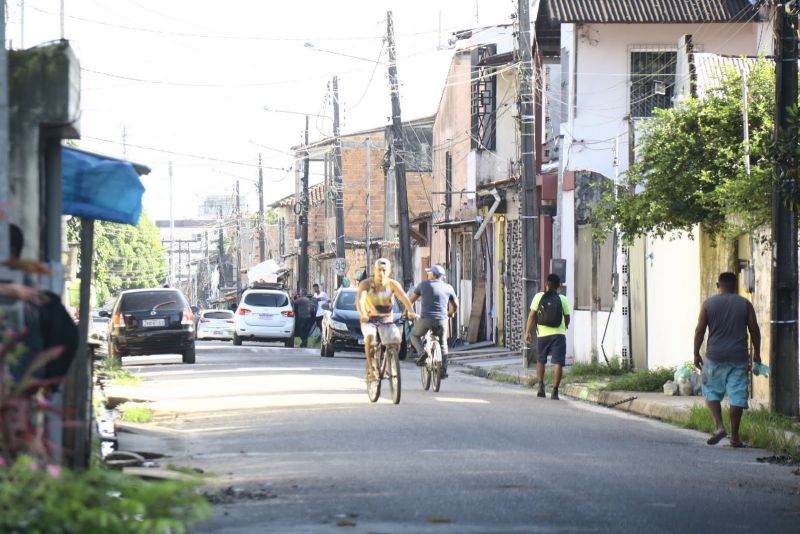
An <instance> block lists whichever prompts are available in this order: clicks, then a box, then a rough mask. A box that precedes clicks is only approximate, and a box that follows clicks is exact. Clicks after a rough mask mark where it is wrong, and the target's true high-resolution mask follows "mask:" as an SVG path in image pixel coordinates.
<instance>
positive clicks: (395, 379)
mask: <svg viewBox="0 0 800 534" xmlns="http://www.w3.org/2000/svg"><path fill="white" fill-rule="evenodd" d="M397 349H398V347H396V346H394V347H392V348H391V349H387V352H388V353H389V354H387V358H388V359H389V361H388V363H389V391H391V393H392V402H393V403H395V404H400V360H399V358H398V354H397V352H398V350H397Z"/></svg>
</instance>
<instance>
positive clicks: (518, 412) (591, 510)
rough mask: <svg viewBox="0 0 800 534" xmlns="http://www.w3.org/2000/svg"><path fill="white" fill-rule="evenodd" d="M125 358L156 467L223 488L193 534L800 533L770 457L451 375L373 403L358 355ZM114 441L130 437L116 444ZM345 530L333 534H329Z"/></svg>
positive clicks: (786, 479) (222, 348)
mask: <svg viewBox="0 0 800 534" xmlns="http://www.w3.org/2000/svg"><path fill="white" fill-rule="evenodd" d="M178 362H179V357H177V356H176V357H172V356H158V357H156V356H151V357H135V358H126V359H125V365H126V366H128V367H129V368H131V369H132V370H134V371H135V372H137V373H138V374H139V375H140V376H141V377H142V378H143V379H144V384H143V386H141V387H139V388H136V389H137V390H138V393H137V396H138V397H140V398H143V399H150V400H155V401H156V402H153V404H152V406H153V407H154V408H155V409H156V411H157V414H158V419H157V421H158V423H157V426H155V427H154V428H155V430H154V432H153V435H154V436H156V437H158V438H159V440H160V441H154V442H152V443H157V444H159V445H158V446H161V447H163V448H165V449H169V450H162V451H155V452H168V453H169V454H170V455H171V456H172V458H169V459H165V462H172V463H176V464H181V465H189V466H194V467H199V468H202V469H204V470H206V471H211V472H214V473H216V474H218V475H219V476H218V477H217V478H215V479H213V484H214V485H216V486H217V487H218V488H226V487H230V486H233V487H234V488H237V490H241V491H240V492H239V493H237V495H235V496H226V495H225V494H224V493H220V498H221V499H222V500H223V501H225V502H223V503H222V504H219V505H218V506H217V507H216V513H215V517H214V518H213V519H212V520H211V521H209V522H208V523H206V524H204V525H200V526H199V527H197V528H196V529H195V531H197V532H237V533H238V532H341V531H342V529H343V528H344V530H345V531H346V532H401V533H403V532H436V533H438V532H448V533H450V532H458V533H462V532H463V533H470V532H481V533H484V532H487V533H488V532H498V533H500V532H686V531H702V532H725V533H730V532H736V531H748V532H753V531H755V532H797V528H798V527H797V525H798V524H800V523H799V522H800V476H797V475H794V474H793V473H792V469H795V468H796V467H795V468H792V467H786V466H778V465H770V464H765V463H759V462H757V461H756V459H757V458H759V457H763V456H766V455H767V453H766V452H765V451H759V450H736V449H731V448H729V447H709V446H707V445H705V444H704V439H705V438H704V436H703V435H701V434H699V433H696V432H692V431H687V430H681V429H676V428H673V427H671V426H668V425H664V424H661V423H658V422H655V421H650V420H645V419H640V418H636V417H633V416H629V415H625V414H620V413H618V412H614V411H611V410H607V409H604V408H598V407H594V406H590V405H588V404H584V403H580V402H573V401H569V400H561V401H551V400H550V399H537V398H534V397H533V396H532V393H531V391H530V390H524V389H521V388H519V387H516V386H510V385H504V384H498V383H494V382H490V381H487V380H484V379H480V378H476V377H473V376H469V375H466V374H463V373H460V372H453V371H451V378H449V379H447V380H446V381H445V382H444V384H443V386H442V390H441V392H440V393H438V394H433V393H431V392H424V391H422V388H421V386H420V383H419V372H418V371H417V369H416V368H415V367H414V366H413V365H412V364H410V363H407V364H404V365H403V372H404V375H403V377H404V379H405V382H404V388H403V398H402V402H401V403H400V405H398V406H395V405H393V404H391V403H390V402H389V401H386V400H384V399H381V400H380V401H379V402H378V403H377V404H370V403H369V402H368V399H367V396H366V392H365V388H364V382H363V372H364V361H363V357H361V356H360V355H358V354H337V357H336V358H333V359H322V358H320V357H319V356H318V354H316V353H315V352H314V351H313V350H311V349H284V348H280V347H278V346H275V345H268V344H264V345H247V344H245V345H244V346H242V347H232V346H231V345H229V344H221V343H218V342H217V343H215V342H204V343H199V344H198V350H197V364H196V365H194V366H186V365H180V364H178ZM123 440H124V436H123ZM337 525H338V526H337Z"/></svg>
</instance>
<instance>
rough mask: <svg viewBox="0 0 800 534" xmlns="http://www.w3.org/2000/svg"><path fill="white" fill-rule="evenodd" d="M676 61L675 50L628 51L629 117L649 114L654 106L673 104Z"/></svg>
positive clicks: (648, 115)
mask: <svg viewBox="0 0 800 534" xmlns="http://www.w3.org/2000/svg"><path fill="white" fill-rule="evenodd" d="M677 61H678V54H677V52H676V51H675V50H664V49H662V50H652V49H651V50H642V49H637V50H631V80H630V81H631V93H630V111H631V116H632V117H634V118H645V117H651V116H652V115H653V110H654V109H656V108H669V107H672V97H673V95H674V93H675V71H676V66H677Z"/></svg>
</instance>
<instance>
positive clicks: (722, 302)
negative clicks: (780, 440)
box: [694, 273, 761, 447]
mask: <svg viewBox="0 0 800 534" xmlns="http://www.w3.org/2000/svg"><path fill="white" fill-rule="evenodd" d="M737 285H738V280H737V278H736V275H735V274H733V273H722V274H720V275H719V278H718V280H717V288H719V293H718V294H717V295H714V296H713V297H709V298H707V299H706V301H705V302H703V306H702V308H700V317H699V318H698V319H697V328H695V331H694V364H695V366H697V368H698V369H702V370H703V394H704V395H705V397H706V406H708V410H709V411H710V412H711V415H712V416H713V417H714V422H715V423H716V429H715V430H714V433H713V434H711V437H710V438H708V441H706V443H708V444H709V445H716V444H717V443H719V442H720V440H722V438H724V437H725V436H727V435H728V433H727V431H726V430H725V424H724V423H723V421H722V406H721V404H720V403H721V402H722V398H723V397H724V396H725V393H727V394H728V403H729V404H730V406H731V409H730V414H731V437H730V443H731V447H745V446H746V445H745V444H744V443H743V442H742V440H741V439H739V423H740V422H741V420H742V413H743V412H744V410H746V409H747V408H748V405H747V383H748V375H747V367H748V364H749V363H750V355H749V354H748V351H747V333H748V332H749V333H750V340H751V341H752V342H753V361H754V362H756V363H761V330H759V328H758V321H757V320H756V311H755V310H754V309H753V305H752V304H751V303H750V301H749V300H747V299H746V298H744V297H740V296H739V295H737V294H736V286H737ZM706 328H708V343H706V360H705V363H703V358H702V357H701V356H700V347H701V346H702V345H703V338H704V337H705V334H706Z"/></svg>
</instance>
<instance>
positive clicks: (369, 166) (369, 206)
mask: <svg viewBox="0 0 800 534" xmlns="http://www.w3.org/2000/svg"><path fill="white" fill-rule="evenodd" d="M371 149H372V143H371V142H370V139H369V137H367V139H366V140H365V141H364V150H365V152H366V154H365V155H364V156H365V157H364V160H365V161H366V162H367V163H366V166H367V173H366V174H367V228H366V232H367V239H366V241H367V246H366V251H365V253H366V261H365V262H364V264H365V269H366V272H367V273H369V272H370V268H369V265H370V263H369V248H370V240H371V239H372V235H371V234H372V163H371V161H370V150H371Z"/></svg>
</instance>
